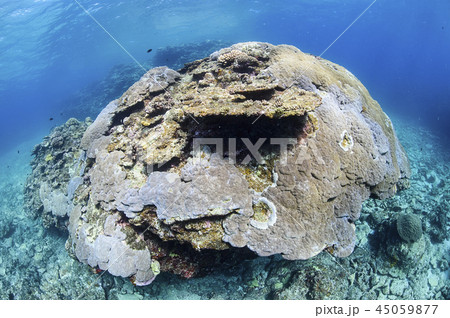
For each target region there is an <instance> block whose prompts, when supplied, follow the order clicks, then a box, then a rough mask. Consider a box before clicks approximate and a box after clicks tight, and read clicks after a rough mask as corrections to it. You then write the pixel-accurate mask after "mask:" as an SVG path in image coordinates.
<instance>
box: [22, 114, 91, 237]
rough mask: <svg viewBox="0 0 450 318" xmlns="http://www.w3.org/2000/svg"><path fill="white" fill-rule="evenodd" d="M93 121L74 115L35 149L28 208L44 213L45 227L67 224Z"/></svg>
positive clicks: (27, 191)
mask: <svg viewBox="0 0 450 318" xmlns="http://www.w3.org/2000/svg"><path fill="white" fill-rule="evenodd" d="M90 123H91V121H90V119H87V120H86V121H85V122H79V121H78V120H76V119H75V118H71V119H69V120H68V121H67V122H66V123H65V124H64V125H61V126H59V127H56V128H55V129H53V131H52V132H51V133H50V135H49V136H47V137H45V138H44V140H43V142H42V143H40V144H38V145H37V146H35V148H34V150H33V156H34V157H33V159H32V161H31V167H32V173H31V174H30V175H29V176H28V179H27V183H26V187H25V190H24V195H25V210H26V211H27V212H28V213H30V215H33V216H37V215H41V216H42V219H43V220H44V226H46V227H52V226H56V227H57V228H59V229H66V228H67V222H68V220H69V214H70V212H71V211H72V208H73V206H72V199H73V194H74V192H75V190H76V188H77V187H78V186H79V185H80V184H81V183H82V181H83V180H82V178H81V175H82V174H83V173H84V159H83V155H82V151H81V149H80V141H81V138H82V137H83V134H84V132H85V130H86V128H87V127H88V125H89V124H90Z"/></svg>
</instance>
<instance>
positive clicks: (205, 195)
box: [40, 42, 410, 285]
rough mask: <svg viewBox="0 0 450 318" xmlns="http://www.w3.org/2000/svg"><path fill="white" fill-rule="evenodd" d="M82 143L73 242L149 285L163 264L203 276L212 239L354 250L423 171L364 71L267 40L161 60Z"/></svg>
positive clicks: (292, 255) (95, 262)
mask: <svg viewBox="0 0 450 318" xmlns="http://www.w3.org/2000/svg"><path fill="white" fill-rule="evenodd" d="M72 153H74V154H75V153H76V154H78V156H79V158H82V162H83V163H84V164H85V169H84V170H83V171H82V173H81V177H82V180H80V179H77V182H78V181H80V182H79V183H77V184H76V187H75V190H73V191H72V192H73V193H72V195H71V196H68V194H67V193H64V195H66V197H67V198H69V197H71V199H68V203H67V207H68V209H70V212H69V215H70V218H69V224H68V230H69V239H68V242H67V247H68V249H69V250H70V251H71V253H73V255H75V257H77V258H78V259H79V260H80V261H81V262H83V263H86V264H89V265H90V266H92V267H98V268H99V269H101V270H108V271H109V272H110V273H111V274H113V275H118V276H123V277H130V276H131V277H133V281H134V282H135V283H136V284H137V285H145V284H148V283H150V282H151V281H152V280H153V279H154V277H155V276H156V275H157V274H158V273H159V272H160V271H171V272H175V273H177V274H180V275H183V276H184V277H192V276H193V275H195V274H196V273H198V272H199V271H200V270H201V267H202V266H203V265H202V264H203V260H204V259H205V258H206V257H207V254H208V253H210V252H211V251H210V250H215V251H216V253H223V252H226V250H230V251H238V250H239V248H244V247H245V248H248V249H250V250H251V251H253V252H254V253H256V254H257V255H260V256H267V255H273V254H281V255H282V256H283V257H284V258H286V259H292V260H293V259H308V258H310V257H313V256H314V255H317V254H318V253H320V252H321V251H322V250H324V249H325V248H329V250H333V254H334V255H336V256H338V257H344V256H347V255H349V254H350V253H351V252H352V251H353V249H354V246H355V227H354V224H353V223H354V222H355V220H357V219H358V217H359V213H360V210H361V204H362V203H363V201H365V200H366V199H367V198H369V196H373V197H378V198H381V199H383V198H387V197H390V196H392V195H394V194H395V193H396V191H397V190H401V189H402V188H405V187H407V186H408V178H409V174H410V172H409V163H408V159H407V157H406V154H405V152H404V150H403V148H402V147H401V145H400V143H399V141H398V140H397V137H396V135H395V132H394V129H393V127H392V124H391V121H390V120H389V118H388V117H387V115H386V114H385V113H384V112H383V111H382V110H381V108H380V106H379V105H378V103H377V102H376V101H374V100H373V99H372V98H371V97H370V95H369V93H368V92H367V90H366V89H365V88H364V86H363V85H362V84H361V83H360V82H359V81H358V80H357V79H356V77H354V76H353V75H352V74H351V73H350V72H348V71H347V70H346V69H344V68H342V67H341V66H339V65H336V64H334V63H331V62H329V61H326V60H324V59H321V58H318V57H315V56H313V55H309V54H305V53H302V52H301V51H300V50H298V49H296V48H294V47H292V46H287V45H279V46H273V45H270V44H267V43H257V42H248V43H239V44H236V45H233V46H232V47H230V48H225V49H222V50H220V51H217V52H215V53H213V54H211V56H209V57H207V58H204V59H202V60H198V61H194V62H192V63H189V64H186V65H185V67H184V68H182V69H181V70H179V71H178V72H176V71H174V70H171V69H169V68H167V67H159V68H155V69H152V70H150V71H149V72H148V73H146V74H145V75H144V76H143V77H142V78H141V79H140V80H139V81H138V82H137V83H135V84H134V85H133V86H132V87H130V88H129V89H128V90H127V91H126V92H125V93H124V94H123V96H122V97H120V98H119V99H117V100H115V101H113V102H111V103H110V104H109V105H108V106H107V107H106V108H105V109H104V111H102V112H101V114H100V115H99V116H98V118H97V119H96V120H95V121H94V123H93V124H92V125H91V126H89V128H87V130H86V132H85V133H84V135H83V137H82V139H81V142H80V147H79V148H78V149H75V150H72ZM45 158H46V157H45V156H43V157H42V158H41V157H40V164H42V165H47V166H50V163H51V162H52V161H54V160H51V161H50V160H46V159H45ZM83 168H84V167H83ZM50 169H56V171H57V170H58V169H64V167H56V168H50ZM74 182H75V181H74ZM52 186H53V185H52V184H49V187H50V190H51V187H52ZM72 188H73V187H72ZM44 190H45V189H44ZM43 193H44V192H43ZM61 193H62V192H61ZM47 197H48V196H43V198H44V199H45V198H47ZM58 211H59V210H58ZM58 213H59V212H58ZM59 214H63V213H62V212H61V213H59ZM186 243H187V244H186ZM189 245H190V246H189ZM219 251H223V252H219ZM119 254H123V255H124V258H121V260H120V265H119V264H117V262H116V259H115V258H116V256H118V255H119ZM174 264H178V265H174Z"/></svg>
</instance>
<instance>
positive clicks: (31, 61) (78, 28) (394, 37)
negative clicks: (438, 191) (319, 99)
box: [0, 0, 450, 149]
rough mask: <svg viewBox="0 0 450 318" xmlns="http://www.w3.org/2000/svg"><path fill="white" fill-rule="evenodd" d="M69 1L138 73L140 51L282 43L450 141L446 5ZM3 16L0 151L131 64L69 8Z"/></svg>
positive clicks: (36, 4)
mask: <svg viewBox="0 0 450 318" xmlns="http://www.w3.org/2000/svg"><path fill="white" fill-rule="evenodd" d="M78 3H79V4H80V5H82V6H84V7H85V8H86V9H87V10H88V11H89V12H90V13H91V14H92V15H93V16H94V17H95V19H97V21H98V22H99V23H100V24H101V25H102V26H103V27H104V28H105V30H107V31H108V32H109V33H110V34H111V35H112V36H113V37H114V38H115V39H116V40H117V41H118V42H119V43H120V44H121V45H122V46H123V47H124V48H125V49H126V50H127V51H128V52H129V53H130V54H131V55H132V56H133V57H134V58H135V59H136V60H137V61H139V62H140V63H144V62H145V61H146V60H147V59H148V58H149V55H150V54H147V50H148V49H149V48H154V49H157V48H159V47H165V46H168V45H181V44H184V43H195V42H201V41H205V40H223V41H229V42H232V43H235V42H241V41H266V42H270V43H273V44H282V43H284V44H291V45H294V46H297V47H298V48H300V49H301V50H302V51H304V52H308V53H312V54H315V55H321V54H322V53H323V54H322V57H323V58H326V59H329V60H331V61H333V62H335V63H338V64H341V65H343V66H344V67H346V68H348V69H349V70H350V71H351V72H353V73H354V74H355V75H356V76H357V77H358V78H359V79H360V80H361V81H362V82H363V83H364V84H365V85H366V87H367V88H368V89H369V91H370V92H371V94H372V96H373V97H374V98H375V99H376V100H378V101H379V102H380V104H381V105H382V107H383V109H384V110H385V111H386V112H388V113H389V114H394V113H395V114H397V115H399V116H401V117H403V116H406V117H411V118H412V119H413V120H416V121H417V122H418V124H421V125H425V126H427V127H431V128H432V129H433V130H434V131H436V133H437V134H438V135H440V136H442V138H443V139H446V138H445V137H446V136H447V135H448V134H447V133H448V125H447V123H446V119H447V118H449V114H450V113H449V112H450V110H449V109H450V107H449V100H450V89H449V73H450V65H449V62H448V52H449V51H450V24H449V19H448V17H449V14H450V13H449V12H450V3H449V2H448V1H444V0H442V1H433V3H432V4H430V3H428V2H423V1H419V0H417V1H416V0H409V1H406V0H404V1H401V0H400V1H385V0H378V1H375V2H374V3H373V1H358V0H346V1H331V0H330V1H300V0H299V1H294V0H287V1H282V2H279V1H238V0H234V1H233V0H231V1H230V0H223V1H220V0H210V1H200V0H199V1H195V0H194V1H170V0H166V1H144V0H141V1H139V0H138V1H132V2H124V1H89V0H79V1H78ZM371 4H372V6H371V7H370V9H368V10H367V11H366V12H365V13H364V14H363V15H362V16H361V17H360V18H359V19H358V20H357V21H356V22H355V23H354V24H353V25H352V26H351V27H350V28H349V29H348V30H347V31H346V32H345V33H344V34H342V36H340V35H341V33H342V32H344V31H345V30H346V29H347V28H348V27H349V26H350V24H351V23H352V22H353V21H354V20H355V19H356V18H358V16H359V15H360V14H361V13H362V12H363V11H364V10H365V9H366V8H367V7H368V6H369V5H371ZM0 15H1V20H0V67H1V72H0V100H1V108H0V112H1V113H0V116H1V118H2V119H3V124H2V125H1V126H0V133H1V136H2V138H1V140H0V142H1V145H0V147H1V149H8V148H11V147H15V146H16V145H17V144H18V143H20V142H21V141H23V140H26V139H27V138H29V137H30V136H32V135H35V134H41V135H43V134H45V133H46V132H47V131H48V130H49V128H51V127H52V126H53V125H55V124H61V123H62V122H64V121H65V120H67V119H68V116H67V115H66V114H65V111H66V110H67V105H66V104H65V101H67V100H68V99H70V97H71V96H72V95H73V94H75V92H77V90H80V89H82V88H84V87H86V86H87V85H90V84H92V83H94V82H95V81H99V80H101V79H103V78H104V77H105V76H106V75H107V74H108V71H109V70H110V69H111V68H112V67H113V66H115V65H117V64H128V63H134V61H133V60H132V59H131V58H130V56H128V55H127V53H125V52H124V51H123V49H122V48H121V47H120V46H119V45H118V44H117V43H116V42H115V41H113V40H112V39H111V38H110V37H109V36H108V35H107V34H106V33H105V31H104V30H103V29H102V28H100V27H99V25H97V24H96V23H95V22H94V21H93V20H92V19H91V18H90V17H89V16H88V15H87V14H86V13H85V12H84V11H83V10H82V8H80V6H79V5H78V4H77V2H75V1H61V0H46V1H44V0H42V1H38V0H36V1H35V0H29V1H27V0H16V1H2V3H1V6H0ZM339 36H340V37H339ZM338 37H339V38H338ZM336 39H337V40H336ZM335 40H336V41H335ZM334 41H335V42H334ZM331 44H332V45H331ZM330 45H331V47H329V46H330ZM328 47H329V48H328ZM327 48H328V49H327ZM326 49H327V50H326ZM325 50H326V51H325ZM324 51H325V52H324ZM186 62H187V61H186ZM50 117H52V118H54V121H52V122H49V118H50Z"/></svg>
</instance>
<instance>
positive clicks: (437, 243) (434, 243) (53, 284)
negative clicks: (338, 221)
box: [0, 118, 450, 299]
mask: <svg viewBox="0 0 450 318" xmlns="http://www.w3.org/2000/svg"><path fill="white" fill-rule="evenodd" d="M392 119H393V122H394V127H395V128H396V131H397V134H398V136H399V139H400V141H401V142H402V144H403V146H404V147H405V149H406V151H407V153H408V156H409V158H410V162H411V169H412V177H411V187H410V188H409V189H408V190H405V191H402V192H400V193H398V194H397V195H396V196H395V197H394V198H392V199H388V200H384V201H378V200H372V199H370V200H368V201H367V202H366V203H365V204H364V206H363V211H362V213H361V218H360V219H359V220H358V221H357V222H356V231H357V237H358V243H357V247H356V249H355V251H354V252H353V254H352V255H351V256H349V257H347V258H341V259H339V258H335V257H333V256H332V255H331V254H330V253H328V252H322V253H321V254H319V255H318V256H316V257H314V258H312V259H310V260H307V261H286V260H283V259H282V258H281V257H279V256H273V257H265V258H256V259H254V260H248V261H244V262H243V263H241V264H239V265H238V266H234V267H231V268H220V269H217V270H216V271H213V272H212V273H211V274H210V275H209V276H206V277H201V278H194V279H190V280H185V279H181V278H178V277H176V276H174V275H169V274H160V275H159V276H158V277H157V278H156V280H155V281H154V282H153V283H152V284H151V285H150V286H146V287H135V286H133V285H132V284H131V283H130V282H129V281H128V280H127V279H122V278H118V277H113V276H111V275H109V274H108V273H105V274H104V275H99V274H96V273H94V272H93V271H92V270H91V269H90V268H89V267H88V266H86V265H83V264H81V263H79V262H78V261H76V260H74V259H72V258H71V257H70V256H69V254H68V253H67V252H66V250H65V247H64V245H65V241H66V238H67V234H66V233H59V232H57V231H52V230H48V229H45V228H44V227H43V226H42V222H41V220H40V219H39V218H38V219H32V218H31V217H30V216H29V215H28V214H27V213H26V211H24V210H23V193H22V192H23V186H24V184H25V182H26V177H27V174H28V173H29V172H30V171H31V168H30V167H29V162H30V159H31V150H32V148H33V146H34V145H35V144H36V143H39V142H40V140H39V139H40V138H37V137H35V138H34V139H33V140H30V141H28V142H27V143H24V144H22V145H19V146H18V147H16V149H14V150H12V151H10V152H8V153H3V154H2V155H1V156H0V215H1V220H0V299H449V297H450V283H449V282H450V279H449V278H450V277H449V275H450V273H449V262H450V256H449V255H450V253H449V252H450V242H449V234H448V232H449V231H448V228H449V215H450V184H449V183H448V180H450V150H449V149H448V148H445V147H444V146H443V144H442V143H441V140H440V139H439V138H438V137H437V136H435V135H433V134H432V133H431V132H430V131H428V130H426V129H424V128H421V127H419V126H417V124H416V123H411V122H406V121H402V120H400V119H399V118H392ZM18 150H19V151H18ZM402 212H407V213H414V214H417V215H418V216H420V217H421V218H422V223H423V228H424V235H423V237H422V239H421V240H420V241H419V242H418V243H414V244H409V245H408V244H404V243H401V242H399V239H398V237H396V234H395V233H393V232H395V221H394V220H395V218H396V216H397V214H398V213H402Z"/></svg>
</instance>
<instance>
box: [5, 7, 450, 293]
mask: <svg viewBox="0 0 450 318" xmlns="http://www.w3.org/2000/svg"><path fill="white" fill-rule="evenodd" d="M84 9H86V10H87V11H88V13H86V12H85V11H84ZM449 18H450V2H449V1H447V0H434V1H428V2H426V1H420V0H398V1H387V0H376V1H373V0H364V1H362V0H343V1H337V0H323V1H315V0H284V1H269V0H257V1H247V0H208V1H204V0H155V1H147V0H134V1H119V0H108V1H104V0H77V1H72V0H10V1H8V0H0V70H1V71H0V119H1V123H2V124H1V125H0V136H1V138H0V149H2V152H3V153H4V154H8V155H9V156H10V158H14V156H17V161H16V166H14V165H12V164H10V163H9V162H11V160H10V161H8V163H4V168H7V170H8V172H7V173H8V175H7V179H8V182H10V183H11V184H13V183H14V182H17V183H19V182H22V183H23V182H24V178H23V176H24V175H25V176H26V173H27V168H26V167H24V166H23V165H26V164H27V162H29V160H30V151H31V149H32V146H33V145H34V144H35V143H37V142H39V141H40V140H41V139H42V138H43V137H44V136H46V135H47V134H48V133H49V131H50V129H51V128H53V127H55V126H57V125H61V124H63V123H64V122H66V121H67V119H69V118H70V117H72V116H76V117H78V119H80V120H83V119H84V117H86V116H94V117H95V115H96V114H97V113H98V112H99V111H100V110H101V109H102V108H103V107H104V106H106V104H101V103H100V104H98V105H94V106H93V107H91V106H90V107H84V106H86V105H85V103H86V100H85V99H83V98H82V97H80V96H81V95H83V94H84V92H86V91H89V93H90V94H92V93H93V91H94V92H95V90H98V91H97V92H98V95H99V96H100V95H101V96H103V97H102V99H99V101H105V100H112V99H114V98H116V97H118V96H119V95H120V94H121V93H122V92H123V90H120V89H117V79H116V80H115V81H113V80H111V79H108V78H109V77H108V76H110V74H112V73H111V72H112V70H120V69H126V68H127V67H128V68H131V69H132V70H133V72H136V74H138V75H142V74H144V73H145V71H144V70H143V69H141V66H140V65H143V66H144V68H150V67H155V66H160V65H159V64H155V59H154V56H155V55H156V54H157V52H158V50H163V49H164V48H167V47H173V48H174V50H175V48H180V47H181V48H183V45H192V44H195V43H205V41H222V42H223V43H226V46H228V45H229V44H232V43H237V42H243V41H263V42H269V43H272V44H290V45H294V46H296V47H298V48H299V49H300V50H302V51H303V52H307V53H311V54H314V55H317V56H321V57H323V58H325V59H328V60H330V61H333V62H335V63H337V64H340V65H342V66H344V67H345V68H347V69H348V70H350V71H351V72H352V73H353V74H355V75H356V76H357V77H358V78H359V79H360V80H361V82H362V83H363V84H364V85H365V86H366V87H367V89H368V90H369V92H370V93H371V95H372V97H373V98H374V99H375V100H377V101H378V102H379V103H380V105H381V106H382V108H383V110H384V111H385V112H386V113H387V114H388V115H389V116H391V117H392V118H393V119H394V122H395V123H396V122H399V127H404V128H402V129H403V130H404V131H407V132H408V133H411V134H415V133H417V138H416V141H417V143H418V145H411V147H412V148H414V147H416V148H417V149H416V148H414V149H415V151H417V152H420V151H422V150H423V149H425V151H427V149H428V150H430V149H429V148H427V147H425V145H422V144H420V143H421V142H422V141H421V138H423V140H425V139H426V136H428V134H430V135H432V136H433V138H432V140H433V141H435V142H436V144H439V145H440V146H441V147H442V148H440V149H441V151H442V152H443V153H448V152H450V138H449V136H450V125H449V123H448V119H449V118H450V62H449V58H448V57H449V53H450V19H449ZM94 19H95V20H94ZM149 49H152V51H151V52H149V53H148V52H147V51H148V50H149ZM200 57H201V56H198V58H200ZM182 59H183V58H182V57H181V60H182ZM159 61H161V60H159ZM189 61H190V60H185V61H183V62H189ZM168 62H169V61H168ZM138 64H140V65H138ZM118 76H120V75H118ZM100 82H101V83H102V84H101V85H99V83H100ZM108 84H110V85H111V86H114V88H115V89H110V90H108V87H109V86H108ZM127 84H128V83H124V85H125V86H126V85H127ZM89 96H92V95H89ZM419 132H420V133H419ZM426 140H428V139H426ZM402 142H403V141H402ZM406 144H408V141H406ZM422 146H423V147H422ZM433 147H434V146H433ZM446 147H447V148H446ZM412 148H411V149H412ZM430 151H431V150H430ZM22 155H23V156H22ZM19 157H20V159H19ZM444 157H445V156H444V155H443V156H442V158H444ZM413 158H415V157H414V156H413ZM8 160H9V159H8ZM12 160H14V159H12ZM417 160H419V159H417ZM5 162H6V161H5ZM10 165H11V166H10ZM6 166H7V167H6ZM422 168H423V167H422ZM418 169H419V170H420V168H418ZM442 169H444V170H445V169H448V166H444V168H442ZM446 172H448V171H446ZM6 188H8V189H10V190H11V189H15V190H17V189H18V188H16V187H15V186H11V185H10V186H8V185H7V184H6V183H5V184H4V185H2V189H6ZM13 196H14V193H11V192H8V193H7V194H4V195H3V198H4V200H6V199H8V198H10V197H13ZM8 200H9V199H8ZM16 201H17V205H18V204H20V201H21V198H17V200H16ZM16 201H14V202H16ZM8 204H10V203H8ZM17 205H16V206H17ZM6 206H8V207H9V209H10V210H11V209H13V208H14V206H15V205H13V204H12V203H11V205H6ZM5 209H6V208H5ZM5 211H6V210H5ZM21 218H25V217H21ZM19 219H20V218H19ZM17 222H18V221H17ZM33 226H36V227H39V226H40V225H39V221H36V223H35V224H34V225H33ZM18 228H19V225H18ZM43 235H44V234H43ZM52 235H55V234H48V236H47V238H48V240H51V237H52ZM55 237H56V238H57V236H55ZM56 238H55V240H54V241H57V239H56ZM60 248H61V249H64V243H63V242H60ZM23 257H27V256H26V255H25V256H23ZM3 262H6V260H5V259H3ZM0 265H1V262H0ZM74 266H76V265H74ZM155 286H156V285H155ZM154 288H158V287H157V286H156V287H154ZM61 293H62V292H61ZM68 294H69V293H68ZM30 297H32V296H30ZM167 297H168V298H170V297H169V296H167Z"/></svg>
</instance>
